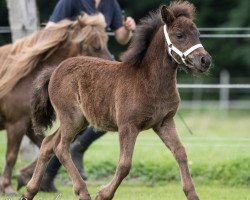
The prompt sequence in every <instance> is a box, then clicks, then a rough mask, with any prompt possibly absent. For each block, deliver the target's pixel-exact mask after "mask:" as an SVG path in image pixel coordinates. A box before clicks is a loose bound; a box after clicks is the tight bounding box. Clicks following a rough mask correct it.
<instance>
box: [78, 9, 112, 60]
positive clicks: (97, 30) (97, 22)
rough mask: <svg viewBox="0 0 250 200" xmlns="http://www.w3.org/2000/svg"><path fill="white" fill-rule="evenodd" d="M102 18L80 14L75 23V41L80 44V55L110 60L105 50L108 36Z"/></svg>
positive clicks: (110, 57)
mask: <svg viewBox="0 0 250 200" xmlns="http://www.w3.org/2000/svg"><path fill="white" fill-rule="evenodd" d="M105 28H106V22H105V18H104V16H103V15H102V14H101V13H99V14H96V15H87V14H85V13H84V14H82V15H81V16H79V17H78V18H77V21H76V29H75V30H76V32H75V36H76V37H75V40H76V41H77V42H79V44H80V51H81V52H80V54H81V55H86V56H94V57H99V58H104V59H108V60H112V59H113V58H112V55H111V54H110V52H109V50H108V48H107V42H108V35H107V33H106V30H105Z"/></svg>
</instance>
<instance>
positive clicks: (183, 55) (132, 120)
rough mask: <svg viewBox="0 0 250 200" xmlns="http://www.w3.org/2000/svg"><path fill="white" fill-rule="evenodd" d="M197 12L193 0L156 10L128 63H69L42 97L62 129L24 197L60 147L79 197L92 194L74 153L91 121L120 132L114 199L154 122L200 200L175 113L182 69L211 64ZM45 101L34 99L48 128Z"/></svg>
mask: <svg viewBox="0 0 250 200" xmlns="http://www.w3.org/2000/svg"><path fill="white" fill-rule="evenodd" d="M194 11H195V9H194V6H193V5H192V4H190V3H188V2H179V1H175V2H173V3H171V4H170V5H169V6H168V7H167V6H162V7H161V9H160V10H159V11H158V12H156V13H151V15H150V16H149V17H147V18H145V19H144V20H142V21H141V23H140V25H139V26H138V27H137V30H136V32H135V36H134V39H133V41H132V43H131V45H130V47H129V49H128V50H127V51H126V52H125V53H124V54H123V56H122V62H116V61H106V60H102V59H98V58H88V57H78V58H71V59H68V60H66V61H64V62H63V63H61V65H60V66H59V67H58V68H57V69H56V70H55V71H54V73H53V74H52V76H51V78H50V79H49V80H48V81H49V88H48V91H49V92H48V93H47V94H45V95H44V96H42V97H43V99H47V100H49V99H50V101H51V103H52V105H53V108H54V109H55V112H56V114H57V117H58V119H59V121H60V128H59V130H58V131H57V132H55V133H54V134H53V135H52V136H48V137H47V138H46V139H45V140H44V142H43V144H42V147H41V150H40V156H39V159H38V163H37V166H36V171H35V173H34V175H33V177H32V179H31V181H30V182H29V183H28V185H27V191H26V192H25V193H24V195H23V197H25V198H27V199H29V200H30V199H33V197H34V196H35V194H36V193H37V192H38V189H39V184H40V181H41V177H42V175H43V173H44V170H45V168H46V165H47V163H48V160H49V158H50V157H51V155H52V153H53V152H54V153H55V154H56V155H57V157H58V158H59V160H60V162H61V163H62V164H63V165H64V166H65V168H66V170H67V172H68V173H69V175H70V177H71V179H72V182H73V187H74V191H75V193H76V194H77V195H78V196H79V199H81V200H83V199H84V200H89V199H90V196H89V193H88V190H87V187H86V184H85V182H84V181H83V180H82V178H81V176H80V174H79V172H78V171H77V169H76V167H75V166H74V164H73V162H72V160H71V158H70V153H69V145H70V142H71V141H72V140H73V138H74V137H75V135H76V134H77V133H78V131H79V130H80V129H82V128H83V127H86V126H87V125H88V124H91V125H92V126H94V127H98V128H100V129H102V130H108V131H118V132H119V142H120V157H119V162H118V165H117V169H116V172H115V175H114V178H113V179H112V180H111V182H110V183H109V184H107V185H106V186H104V187H102V188H101V190H100V191H99V192H98V194H97V196H96V200H110V199H112V198H113V196H114V194H115V191H116V190H117V188H118V187H119V185H120V183H121V182H122V180H123V179H124V178H125V177H126V176H127V175H128V173H129V171H130V168H131V165H132V155H133V151H134V145H135V142H136V138H137V135H138V134H139V132H140V131H142V130H146V129H149V128H153V129H154V130H155V132H156V133H157V134H158V135H159V137H160V138H161V139H162V141H163V142H164V143H165V145H166V146H167V147H168V148H169V149H170V150H171V152H172V153H173V155H174V157H175V159H176V161H177V162H178V164H179V167H180V172H181V177H182V182H183V190H184V192H185V194H186V197H187V199H188V200H198V199H199V197H198V195H197V193H196V191H195V187H194V184H193V182H192V178H191V175H190V172H189V169H188V162H187V155H186V152H185V148H184V147H183V145H182V144H181V142H180V140H179V137H178V134H177V131H176V128H175V124H174V119H173V117H174V115H175V113H176V111H177V108H178V105H179V101H180V98H179V93H178V90H177V87H176V75H177V69H178V68H179V67H184V68H185V69H187V70H190V71H192V72H194V73H198V72H205V71H207V70H208V69H209V67H210V65H211V57H210V55H209V54H208V53H207V52H206V51H205V49H204V48H203V46H202V45H201V44H200V40H199V32H198V30H197V28H196V26H195V24H194V22H193V16H194ZM42 88H44V89H46V88H47V86H46V85H44V86H43V87H42ZM36 94H39V93H36ZM36 98H37V99H39V98H41V97H39V95H38V96H36ZM46 102H47V101H46ZM40 103H41V104H40ZM40 103H39V104H34V105H33V109H34V112H33V121H34V125H35V127H40V126H41V125H43V126H45V127H46V124H44V123H40V122H42V119H44V118H43V114H42V112H37V111H39V110H43V112H44V114H46V109H47V108H48V105H43V103H42V102H40ZM51 119H52V118H51ZM50 122H51V121H50ZM50 122H48V124H50Z"/></svg>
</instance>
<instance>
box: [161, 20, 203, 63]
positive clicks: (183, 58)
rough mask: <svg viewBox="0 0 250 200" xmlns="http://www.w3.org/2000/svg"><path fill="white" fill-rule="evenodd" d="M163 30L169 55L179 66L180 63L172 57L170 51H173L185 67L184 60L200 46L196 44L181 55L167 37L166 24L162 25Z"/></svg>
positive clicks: (200, 45)
mask: <svg viewBox="0 0 250 200" xmlns="http://www.w3.org/2000/svg"><path fill="white" fill-rule="evenodd" d="M163 29H164V35H165V38H166V41H167V44H168V53H169V55H170V56H171V57H172V58H173V59H174V60H175V61H176V62H177V63H178V64H180V62H179V61H178V60H177V59H176V58H175V57H174V56H173V54H172V51H174V52H175V53H177V54H178V55H179V56H180V57H181V60H182V62H183V64H185V65H187V63H186V58H187V56H188V55H189V54H190V53H192V52H193V51H194V50H196V49H198V48H203V46H202V44H196V45H194V46H192V47H190V48H189V49H188V50H186V51H185V52H184V53H182V52H181V51H180V50H179V49H177V48H176V47H175V46H174V45H173V43H172V42H171V40H170V38H169V35H168V32H167V26H166V24H165V25H164V27H163Z"/></svg>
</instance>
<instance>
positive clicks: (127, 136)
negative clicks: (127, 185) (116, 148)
mask: <svg viewBox="0 0 250 200" xmlns="http://www.w3.org/2000/svg"><path fill="white" fill-rule="evenodd" d="M138 133H139V131H138V129H137V128H136V127H134V126H123V127H121V128H119V142H120V158H119V163H118V166H117V169H116V173H115V176H114V178H113V179H112V181H111V182H110V183H109V184H107V185H106V186H104V187H102V188H101V190H100V191H99V192H98V194H97V196H96V200H110V199H112V198H113V196H114V194H115V191H116V190H117V188H118V186H119V185H120V184H121V182H122V180H123V179H124V178H125V177H126V176H127V175H128V173H129V171H130V168H131V165H132V155H133V151H134V146H135V141H136V138H137V135H138Z"/></svg>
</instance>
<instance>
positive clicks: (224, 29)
mask: <svg viewBox="0 0 250 200" xmlns="http://www.w3.org/2000/svg"><path fill="white" fill-rule="evenodd" d="M42 26H43V25H42ZM198 29H199V31H200V32H235V31H240V32H246V31H250V27H203V28H198ZM1 33H11V30H10V27H8V26H2V27H0V34H1ZM108 35H109V36H114V33H113V32H108ZM200 37H201V38H250V34H249V33H241V34H236V33H233V34H232V33H226V34H221V33H207V34H205V33H202V34H201V35H200Z"/></svg>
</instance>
